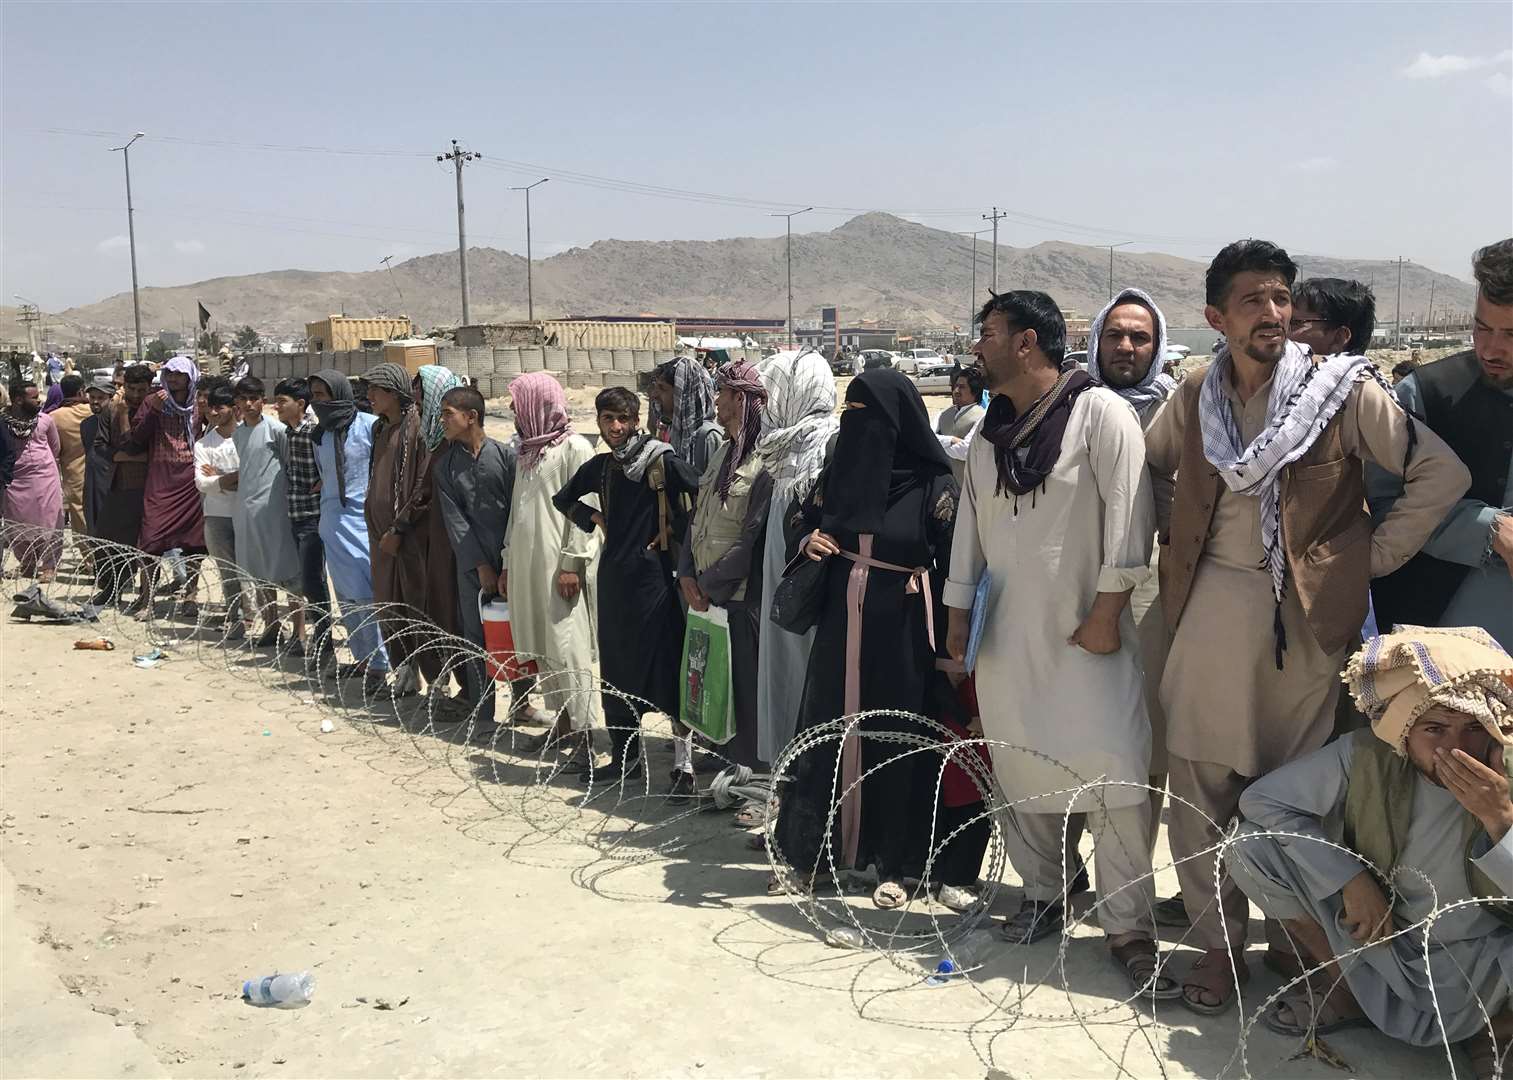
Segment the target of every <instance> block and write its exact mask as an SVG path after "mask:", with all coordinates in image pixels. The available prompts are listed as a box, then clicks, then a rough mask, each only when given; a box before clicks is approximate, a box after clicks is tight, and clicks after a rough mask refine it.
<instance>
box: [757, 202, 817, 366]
mask: <svg viewBox="0 0 1513 1080" xmlns="http://www.w3.org/2000/svg"><path fill="white" fill-rule="evenodd" d="M813 209H814V207H812V206H806V207H804V208H803V209H802V210H795V211H794V212H793V213H791V214H768V215H767V216H768V217H780V218H787V219H788V347H789V348H790V349H791V348H793V347H794V345H793V219H794V218H796V217H798V216H799V215H800V214H807V213H809V211H811V210H813Z"/></svg>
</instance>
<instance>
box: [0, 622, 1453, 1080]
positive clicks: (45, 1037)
mask: <svg viewBox="0 0 1513 1080" xmlns="http://www.w3.org/2000/svg"><path fill="white" fill-rule="evenodd" d="M179 632H180V633H183V632H184V628H182V627H181V628H179ZM97 633H98V634H104V635H106V636H109V637H111V638H112V639H113V640H114V642H115V644H116V649H115V651H113V652H79V651H74V650H72V648H71V646H72V643H73V641H74V640H75V639H77V638H80V637H93V636H95V635H96V634H97ZM147 638H148V630H147V627H145V626H144V625H143V624H140V623H135V622H129V621H126V620H119V619H117V620H113V621H109V620H108V621H107V622H105V623H102V624H101V625H99V626H98V627H94V628H88V629H81V628H76V627H69V626H43V625H20V624H14V623H10V624H5V625H0V685H3V686H4V695H3V703H0V747H3V754H0V784H3V806H0V862H3V866H4V872H3V882H0V887H3V893H4V896H3V902H4V909H3V915H4V917H3V931H4V939H3V941H4V944H3V951H4V961H5V963H4V974H5V978H4V986H3V1001H0V1046H3V1051H0V1055H3V1056H0V1074H3V1075H4V1076H5V1077H30V1076H39V1077H40V1076H80V1077H83V1076H170V1077H190V1076H215V1077H317V1076H319V1077H366V1076H427V1077H429V1076H436V1077H461V1076H596V1077H612V1076H613V1077H619V1076H624V1077H653V1076H685V1077H723V1076H754V1077H765V1076H770V1077H808V1076H827V1077H829V1076H835V1077H850V1076H857V1077H860V1076H900V1077H902V1076H915V1077H936V1076H951V1077H982V1076H984V1075H985V1074H987V1073H988V1071H989V1069H990V1068H996V1069H997V1070H1000V1071H1001V1072H1002V1073H1003V1074H1005V1075H1009V1076H1014V1077H1024V1078H1029V1077H1072V1076H1078V1077H1082V1076H1088V1077H1091V1076H1100V1077H1102V1076H1112V1075H1115V1074H1116V1072H1117V1067H1116V1065H1115V1062H1122V1063H1123V1067H1124V1068H1126V1069H1128V1070H1129V1072H1128V1075H1132V1076H1141V1077H1145V1076H1152V1077H1154V1076H1161V1075H1165V1076H1215V1075H1218V1074H1219V1073H1220V1071H1221V1070H1222V1069H1224V1068H1225V1067H1226V1064H1227V1063H1229V1062H1230V1059H1231V1057H1232V1056H1233V1055H1234V1053H1235V1048H1236V1045H1237V1033H1238V1031H1239V1028H1240V1025H1241V1023H1242V1020H1241V1017H1242V1016H1244V1017H1246V1018H1248V1017H1249V1016H1250V1015H1251V1014H1253V1013H1254V1011H1255V1010H1257V1009H1258V1008H1260V1007H1261V1005H1262V1004H1263V1003H1264V1001H1265V997H1266V995H1267V994H1268V993H1269V992H1270V991H1271V990H1272V989H1274V988H1275V986H1276V985H1277V980H1276V977H1275V976H1272V975H1270V974H1269V973H1267V972H1266V971H1265V970H1264V969H1263V968H1262V967H1261V966H1260V964H1259V962H1258V959H1259V952H1258V950H1259V946H1258V945H1253V946H1252V957H1253V962H1252V968H1253V970H1254V973H1255V978H1254V979H1253V980H1252V981H1251V983H1250V985H1249V987H1248V988H1247V990H1246V994H1245V1010H1244V1012H1243V1013H1235V1012H1231V1013H1229V1014H1228V1015H1226V1016H1221V1017H1216V1018H1211V1019H1201V1020H1200V1019H1199V1018H1198V1017H1195V1016H1194V1015H1192V1014H1190V1013H1188V1012H1186V1011H1185V1010H1183V1009H1182V1008H1181V1007H1180V1006H1179V1005H1176V1004H1172V1003H1164V1004H1162V1005H1161V1006H1159V1008H1158V1010H1157V1012H1156V1013H1155V1016H1154V1019H1152V1017H1151V1015H1150V1013H1149V1007H1148V1006H1147V1007H1145V1009H1144V1010H1143V1011H1140V1012H1136V1011H1134V1010H1132V1009H1131V1008H1129V1007H1126V1006H1123V1005H1120V1004H1119V1001H1120V999H1121V998H1123V997H1124V996H1126V994H1127V989H1126V985H1127V984H1125V983H1124V981H1123V979H1122V977H1121V975H1120V973H1119V972H1117V971H1116V970H1115V969H1114V968H1113V966H1112V965H1111V964H1110V962H1109V960H1108V959H1107V956H1106V953H1105V950H1104V948H1103V946H1102V944H1101V941H1100V940H1099V938H1098V935H1097V933H1096V931H1095V930H1093V929H1092V928H1091V927H1089V926H1081V927H1079V928H1077V929H1076V931H1075V932H1074V934H1073V935H1072V937H1071V938H1070V939H1069V941H1068V942H1067V946H1066V949H1065V954H1064V968H1063V969H1058V942H1057V941H1056V939H1055V938H1052V939H1049V940H1047V941H1045V942H1042V943H1039V944H1037V945H1035V946H1032V947H1029V948H1023V949H1011V948H1009V947H1007V946H1002V945H997V946H996V947H994V948H993V949H992V950H991V953H990V959H989V961H988V965H987V967H986V968H985V969H984V971H983V973H982V974H983V976H984V977H983V978H982V979H981V980H980V981H976V982H971V983H969V982H966V981H958V982H955V983H952V984H948V985H946V986H944V987H930V986H927V985H925V984H924V983H923V982H922V981H921V975H920V969H919V968H918V967H917V961H916V960H915V959H913V958H910V957H907V956H898V957H896V958H895V959H896V963H895V962H894V960H892V959H890V958H888V957H886V956H881V955H879V954H876V953H871V952H865V951H855V950H841V949H834V948H828V947H826V946H825V945H824V944H823V943H822V942H821V941H820V939H819V935H818V934H817V933H816V931H815V930H814V929H813V927H812V926H811V925H810V924H809V923H808V922H807V921H805V919H804V918H803V916H802V915H801V914H800V913H799V911H798V909H797V908H796V907H795V906H793V905H792V904H791V903H789V902H788V901H787V900H786V899H782V898H777V899H773V898H769V897H768V896H767V895H766V893H765V882H766V877H767V873H768V866H767V863H766V857H765V855H764V854H763V853H761V852H758V851H752V850H750V849H749V848H748V847H747V845H746V843H745V839H746V834H745V833H743V832H741V831H740V830H738V829H736V828H734V827H733V826H732V824H731V820H730V818H729V817H728V816H727V815H725V814H720V813H701V812H698V811H697V810H693V811H690V810H686V809H682V808H677V807H671V806H668V805H667V804H666V802H665V800H663V799H661V798H658V797H656V796H655V795H653V796H651V797H645V796H641V795H637V794H636V793H635V792H631V793H628V794H627V795H625V796H624V797H623V798H622V797H620V794H619V793H618V792H617V791H615V790H613V789H611V790H604V789H603V788H602V787H601V788H600V789H597V790H596V792H595V794H594V796H593V798H592V800H591V801H589V802H588V803H587V804H586V805H585V803H584V800H585V793H584V790H583V788H582V787H581V786H580V785H578V784H576V783H574V782H570V781H567V780H564V779H556V780H552V781H550V782H547V781H545V780H544V779H543V777H542V776H541V775H538V773H537V772H536V771H535V768H534V766H535V762H534V759H532V758H527V757H524V756H521V755H517V754H513V753H510V752H509V750H508V747H507V746H506V745H504V744H495V745H490V743H489V742H488V741H487V740H482V739H474V740H473V741H471V742H469V741H467V740H466V738H465V735H466V733H465V732H458V731H456V730H455V729H454V730H452V731H451V733H450V734H448V735H438V734H436V733H435V731H434V730H431V731H425V730H423V729H424V728H425V721H424V718H423V717H421V718H410V719H409V720H408V721H407V726H401V724H400V722H399V721H398V720H396V717H395V713H394V711H393V706H392V704H390V705H387V706H385V707H383V708H375V709H371V710H365V709H363V708H361V707H360V703H354V708H351V709H343V710H334V709H333V708H332V707H331V704H332V699H330V698H328V697H327V696H326V695H325V694H324V693H312V692H311V690H312V688H311V686H310V684H309V683H307V682H305V681H304V680H303V677H302V676H300V675H299V674H298V673H295V672H292V671H290V670H280V669H278V668H277V667H275V666H274V665H271V664H270V663H269V661H268V658H267V654H262V658H261V659H258V658H256V657H255V656H254V654H250V653H247V652H245V651H244V652H239V653H229V654H228V653H227V652H226V651H225V650H224V649H222V648H220V647H219V646H214V645H210V644H198V645H197V644H194V643H192V642H181V643H178V644H172V645H171V647H170V652H169V656H170V659H169V660H168V662H166V663H164V664H162V665H161V666H159V667H156V668H152V669H142V668H138V667H135V666H133V663H132V656H133V654H134V653H137V652H141V651H143V649H144V648H145V647H146V646H147V645H148V640H147ZM154 644H170V643H168V642H166V641H164V640H162V639H158V640H155V641H154ZM288 666H289V665H286V667H288ZM323 719H329V720H331V721H332V722H333V724H334V731H332V732H330V733H329V734H323V733H322V732H321V724H322V720H323ZM652 754H653V763H652V767H651V768H650V769H649V775H650V776H651V777H653V778H654V779H653V784H654V785H655V786H654V787H653V789H652V790H653V791H656V790H660V780H661V778H662V777H663V776H664V775H665V769H666V765H667V764H668V763H669V761H668V760H667V759H668V758H669V752H668V749H667V744H666V741H665V739H661V740H654V741H653V749H652ZM1165 858H1166V856H1165V847H1164V843H1163V845H1162V848H1161V850H1160V852H1159V853H1158V860H1157V861H1158V864H1160V863H1162V862H1164V861H1165ZM1007 880H1011V881H1012V875H1010V876H1009V878H1008V879H1007ZM1159 888H1160V891H1161V892H1162V893H1169V892H1170V890H1171V888H1172V882H1171V878H1170V875H1169V873H1163V874H1162V875H1161V880H1160V884H1159ZM996 906H997V909H998V910H999V911H1004V910H1012V909H1013V908H1014V907H1015V906H1017V897H1016V895H1015V893H1014V891H1013V889H1012V888H1006V889H1005V890H1003V891H1002V892H1001V893H1000V894H999V896H998V899H997V904H996ZM856 910H857V911H859V912H860V914H861V915H862V917H863V918H864V919H866V920H867V921H868V922H869V924H870V925H872V926H874V927H879V928H881V927H887V926H891V925H894V924H893V923H891V922H890V921H889V919H890V918H896V916H894V917H888V916H884V915H882V914H881V913H879V912H876V911H874V910H872V909H871V907H870V904H867V903H865V902H858V906H857V907H856ZM907 918H908V920H909V922H908V925H910V926H913V927H915V928H919V927H923V926H927V925H928V920H929V919H939V920H941V924H942V925H947V926H948V925H950V922H949V920H951V919H953V918H954V916H952V915H951V913H949V912H947V911H946V910H945V909H944V908H940V907H938V906H936V905H934V904H932V903H925V904H923V905H922V906H921V907H920V908H918V909H917V910H915V911H914V912H912V913H911V914H909V916H908V917H907ZM1260 939H1261V938H1260V925H1259V923H1258V922H1253V924H1252V933H1251V941H1252V942H1259V941H1260ZM927 952H928V953H929V954H930V959H931V960H932V962H933V960H934V958H935V955H936V954H937V950H934V949H931V950H927ZM301 969H309V970H311V971H313V972H314V973H315V978H316V982H317V988H316V992H315V996H314V1001H313V1003H312V1004H311V1005H310V1006H309V1007H307V1008H304V1009H301V1010H290V1011H282V1010H265V1009H257V1008H253V1007H251V1006H249V1005H247V1004H245V1003H243V1002H242V1001H241V1000H240V999H239V992H240V985H241V981H242V980H243V979H247V978H251V977H255V976H260V975H264V974H271V973H273V972H275V971H297V970H301ZM1063 971H1064V978H1065V980H1066V983H1067V984H1069V985H1071V986H1073V987H1075V988H1076V992H1075V993H1073V994H1068V993H1067V992H1066V991H1065V990H1063V989H1060V987H1061V986H1062V985H1063V981H1062V980H1063V973H1062V972H1063ZM1021 999H1022V1000H1021ZM1016 1013H1017V1014H1018V1015H1016ZM1079 1013H1080V1015H1081V1019H1080V1020H1079V1019H1077V1014H1079ZM1328 1042H1329V1044H1330V1046H1331V1047H1332V1048H1333V1049H1334V1050H1335V1051H1336V1052H1338V1053H1339V1054H1340V1055H1342V1056H1343V1057H1344V1058H1345V1059H1346V1060H1347V1061H1348V1062H1349V1063H1350V1064H1351V1065H1352V1066H1353V1067H1354V1068H1355V1069H1357V1070H1359V1074H1362V1075H1372V1076H1376V1077H1404V1078H1406V1077H1418V1076H1422V1075H1425V1074H1428V1075H1438V1074H1441V1073H1443V1072H1444V1071H1445V1070H1444V1064H1445V1062H1444V1057H1443V1054H1442V1052H1434V1051H1410V1050H1407V1049H1406V1048H1404V1047H1401V1046H1398V1045H1395V1044H1391V1043H1388V1042H1387V1041H1386V1040H1385V1039H1383V1038H1381V1037H1380V1036H1377V1035H1374V1034H1371V1033H1362V1032H1346V1033H1342V1034H1339V1035H1334V1036H1330V1037H1329V1040H1328ZM1295 1049H1296V1044H1295V1042H1294V1041H1293V1040H1288V1039H1283V1038H1280V1037H1277V1036H1274V1035H1271V1034H1270V1033H1268V1032H1265V1031H1262V1030H1261V1029H1259V1028H1258V1027H1257V1028H1256V1029H1255V1030H1254V1031H1253V1032H1252V1033H1251V1035H1250V1038H1249V1041H1248V1044H1247V1052H1248V1067H1249V1071H1250V1074H1251V1075H1254V1076H1257V1077H1261V1076H1266V1077H1281V1076H1287V1077H1292V1076H1298V1077H1320V1078H1323V1077H1334V1076H1337V1075H1339V1073H1337V1072H1336V1071H1334V1070H1332V1069H1330V1068H1329V1067H1327V1066H1325V1065H1324V1064H1322V1063H1320V1062H1318V1061H1288V1057H1289V1055H1291V1054H1292V1053H1293V1051H1294V1050H1295ZM1229 1070H1230V1071H1229V1073H1228V1074H1227V1075H1231V1076H1238V1075H1243V1072H1242V1071H1241V1070H1242V1065H1241V1063H1240V1062H1239V1061H1235V1062H1234V1063H1233V1064H1230V1065H1229Z"/></svg>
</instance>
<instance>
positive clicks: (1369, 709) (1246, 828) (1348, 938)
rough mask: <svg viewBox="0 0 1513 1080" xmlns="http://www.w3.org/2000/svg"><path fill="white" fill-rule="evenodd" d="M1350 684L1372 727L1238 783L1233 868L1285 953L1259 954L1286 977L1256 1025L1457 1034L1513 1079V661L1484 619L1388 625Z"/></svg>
mask: <svg viewBox="0 0 1513 1080" xmlns="http://www.w3.org/2000/svg"><path fill="white" fill-rule="evenodd" d="M1345 681H1346V682H1347V684H1348V685H1349V686H1350V690H1351V693H1352V695H1353V696H1354V698H1355V701H1356V704H1357V706H1359V707H1360V709H1361V710H1362V712H1364V713H1366V714H1367V715H1368V716H1370V717H1371V718H1372V725H1371V730H1370V731H1366V730H1359V731H1353V732H1350V733H1349V734H1347V735H1345V736H1343V737H1342V738H1340V739H1337V740H1335V741H1334V742H1332V743H1330V744H1328V745H1327V746H1325V747H1323V748H1322V749H1320V750H1315V751H1314V752H1313V753H1311V754H1308V755H1306V756H1304V757H1301V758H1298V759H1296V760H1294V761H1292V762H1289V763H1288V764H1286V765H1283V766H1282V767H1281V768H1279V769H1277V770H1276V771H1275V772H1272V773H1270V774H1268V775H1266V776H1263V777H1261V778H1260V779H1259V780H1257V781H1256V782H1255V783H1253V784H1251V786H1250V787H1249V788H1248V789H1247V790H1246V791H1245V793H1244V794H1243V795H1241V796H1240V814H1241V817H1242V819H1243V820H1242V823H1241V826H1240V831H1239V834H1238V837H1239V838H1238V841H1237V842H1236V843H1235V844H1233V845H1232V846H1231V847H1230V848H1229V850H1228V861H1229V871H1230V874H1231V876H1232V877H1233V878H1234V880H1235V882H1236V884H1238V885H1239V886H1240V888H1241V889H1242V890H1243V891H1244V893H1245V895H1246V896H1247V897H1249V898H1250V899H1251V900H1252V901H1254V902H1255V903H1256V904H1257V905H1258V906H1260V908H1261V909H1262V910H1263V911H1265V912H1266V914H1267V915H1269V916H1271V917H1272V918H1276V919H1281V920H1282V921H1283V924H1284V925H1285V927H1286V929H1287V932H1288V935H1289V938H1290V940H1291V942H1292V943H1293V945H1294V947H1295V949H1296V955H1282V956H1279V957H1278V956H1273V957H1272V958H1270V959H1269V963H1270V965H1271V966H1273V967H1278V968H1282V969H1283V970H1287V969H1288V967H1289V966H1290V968H1291V970H1292V973H1293V974H1294V984H1293V985H1292V986H1291V987H1288V988H1284V989H1285V991H1286V992H1284V993H1283V994H1282V995H1280V996H1279V997H1278V998H1277V1000H1275V1001H1273V1002H1271V1003H1270V1004H1269V1005H1268V1007H1267V1009H1266V1011H1265V1012H1264V1013H1263V1014H1262V1016H1261V1022H1262V1023H1263V1024H1265V1025H1266V1026H1267V1027H1268V1028H1270V1029H1272V1030H1273V1031H1276V1032H1279V1033H1281V1034H1285V1035H1293V1036H1303V1035H1308V1034H1310V1032H1311V1034H1312V1035H1313V1036H1314V1037H1317V1036H1321V1035H1327V1034H1328V1033H1329V1032H1331V1031H1335V1030H1339V1029H1341V1028H1346V1027H1375V1028H1377V1029H1378V1030H1380V1031H1382V1032H1383V1033H1385V1034H1387V1035H1390V1036H1391V1037H1393V1038H1394V1039H1400V1040H1402V1041H1403V1042H1406V1043H1410V1044H1412V1045H1414V1046H1434V1045H1440V1044H1442V1043H1443V1042H1445V1041H1448V1042H1450V1043H1459V1044H1461V1048H1462V1049H1463V1050H1464V1051H1465V1052H1466V1053H1467V1054H1468V1056H1469V1057H1470V1059H1471V1065H1472V1073H1473V1074H1474V1075H1476V1076H1478V1077H1487V1078H1490V1077H1491V1076H1492V1075H1493V1072H1494V1069H1493V1060H1494V1058H1495V1057H1499V1056H1500V1057H1502V1059H1503V1075H1507V1072H1508V1068H1509V1066H1513V1055H1509V1053H1508V1044H1509V1040H1510V1038H1513V1004H1510V987H1513V904H1510V903H1509V902H1508V897H1510V896H1513V800H1510V798H1509V791H1508V764H1509V762H1508V758H1507V756H1506V755H1509V747H1508V744H1509V743H1510V742H1513V658H1509V656H1508V654H1507V653H1506V652H1504V651H1503V649H1502V647H1501V646H1500V645H1498V644H1497V642H1496V641H1495V640H1493V638H1492V637H1491V635H1489V634H1488V633H1487V632H1486V631H1485V630H1482V629H1480V628H1479V627H1468V628H1457V629H1431V628H1425V627H1418V626H1399V627H1398V628H1397V630H1396V631H1395V632H1393V633H1391V634H1387V635H1385V636H1382V637H1375V638H1371V639H1370V640H1368V641H1367V642H1366V644H1365V646H1363V647H1362V649H1361V651H1360V652H1359V653H1357V654H1356V655H1355V657H1354V658H1353V659H1352V660H1351V661H1350V663H1349V664H1348V665H1347V667H1346V669H1345ZM1384 885H1390V886H1391V899H1390V900H1389V898H1388V891H1387V890H1386V889H1385V888H1384ZM1277 951H1282V950H1277ZM1305 968H1306V969H1308V970H1307V972H1306V975H1305V971H1304V969H1305ZM1342 969H1343V978H1341V971H1342ZM1305 978H1306V980H1307V981H1306V982H1305ZM1494 1038H1495V1039H1496V1044H1495V1046H1494V1043H1493V1039H1494Z"/></svg>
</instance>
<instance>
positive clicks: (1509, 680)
mask: <svg viewBox="0 0 1513 1080" xmlns="http://www.w3.org/2000/svg"><path fill="white" fill-rule="evenodd" d="M1344 680H1345V685H1346V686H1348V687H1349V688H1350V695H1351V697H1353V698H1354V699H1355V703H1356V705H1357V706H1358V707H1359V708H1360V710H1361V712H1363V713H1365V714H1366V715H1367V716H1369V717H1370V718H1371V730H1372V731H1373V732H1374V733H1375V734H1376V736H1377V738H1379V739H1381V740H1382V741H1383V742H1385V743H1386V744H1387V745H1389V746H1391V747H1392V748H1393V749H1394V750H1396V751H1397V752H1398V753H1399V754H1402V753H1405V742H1406V740H1407V738H1408V732H1409V730H1411V729H1412V727H1413V725H1414V723H1415V722H1416V721H1417V720H1418V718H1419V717H1420V716H1422V715H1423V714H1424V713H1426V712H1428V711H1429V710H1430V709H1432V708H1434V707H1435V706H1443V707H1444V708H1447V709H1451V710H1453V711H1455V712H1458V713H1464V714H1466V715H1467V716H1474V717H1475V718H1476V719H1477V720H1479V721H1480V722H1481V724H1482V726H1483V727H1485V728H1486V729H1487V730H1488V731H1489V732H1490V733H1491V734H1492V737H1493V738H1494V739H1496V740H1497V741H1498V742H1500V743H1503V744H1505V745H1506V744H1509V743H1513V657H1509V656H1508V654H1507V652H1506V651H1504V649H1503V647H1502V646H1501V645H1499V644H1498V643H1497V642H1496V641H1495V640H1494V639H1493V637H1492V635H1490V634H1488V633H1487V632H1486V631H1485V630H1483V629H1482V628H1481V627H1479V626H1466V627H1427V626H1399V627H1397V628H1396V629H1394V630H1393V632H1392V633H1390V634H1382V635H1381V636H1379V637H1374V638H1372V639H1370V640H1369V641H1367V642H1366V644H1365V645H1363V646H1362V647H1361V650H1360V652H1358V653H1356V654H1355V655H1354V656H1352V657H1351V658H1350V662H1349V663H1348V664H1346V665H1345V673H1344Z"/></svg>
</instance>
